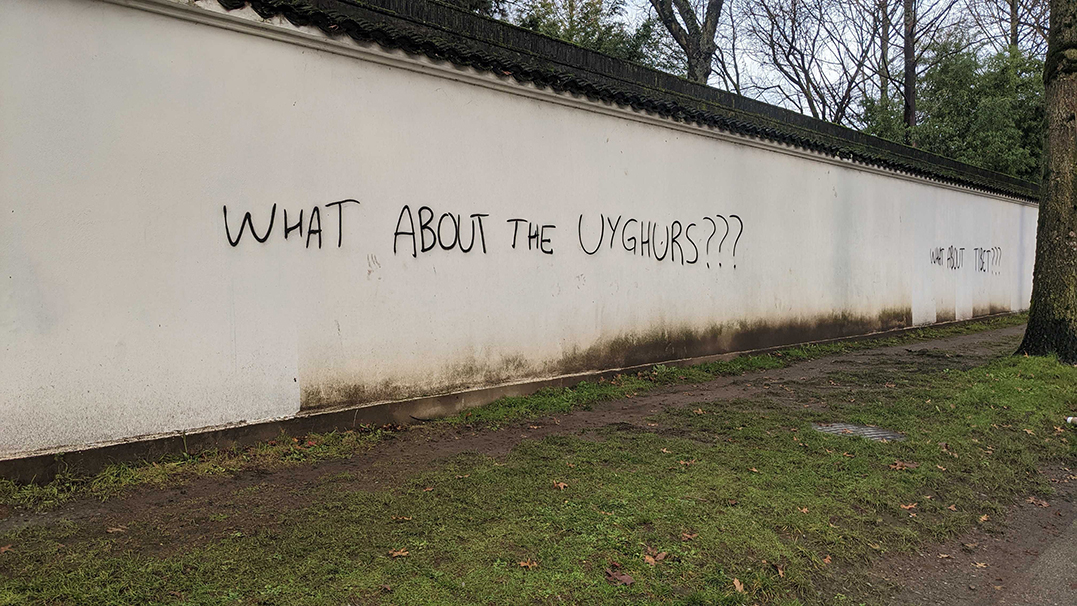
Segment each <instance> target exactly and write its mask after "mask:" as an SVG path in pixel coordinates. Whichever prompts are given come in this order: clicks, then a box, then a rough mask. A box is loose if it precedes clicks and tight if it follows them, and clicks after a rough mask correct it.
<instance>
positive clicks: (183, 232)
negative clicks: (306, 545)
mask: <svg viewBox="0 0 1077 606" xmlns="http://www.w3.org/2000/svg"><path fill="white" fill-rule="evenodd" d="M214 5H215V3H214ZM148 6H155V4H154V3H152V2H150V3H148ZM176 11H177V12H178V13H179V14H181V15H182V14H208V13H207V11H205V9H202V8H197V7H195V8H190V7H186V6H181V5H178V4H177V5H176ZM237 14H238V15H240V16H248V17H249V16H250V15H251V14H252V13H250V12H249V11H246V12H240V13H236V14H230V15H228V16H227V17H225V18H223V19H224V20H221V21H220V22H219V24H222V25H228V24H230V23H231V24H232V25H230V27H232V29H231V30H230V29H226V28H222V27H216V26H208V25H207V24H205V23H196V22H194V21H192V20H185V19H181V18H176V17H175V16H166V15H162V14H155V13H152V12H147V11H142V10H135V9H132V8H128V7H123V6H118V5H115V4H109V3H104V2H100V1H94V0H49V1H44V2H43V1H40V0H5V1H4V2H3V3H0V216H2V217H3V218H2V220H0V279H2V280H3V282H2V284H3V286H2V287H0V455H8V456H10V455H15V454H19V453H26V452H29V451H32V450H35V449H47V448H57V447H67V446H77V445H85V444H89V443H95V442H102V441H109V440H117V439H122V438H128V437H132V436H139V435H146V434H153V433H159V432H169V431H176V430H185V429H195V428H200V427H206V426H211V425H218V424H226V423H235V422H253V421H258V420H265V419H270V418H279V417H287V416H291V415H295V414H296V413H297V412H299V410H300V406H301V400H303V401H304V402H305V405H306V407H312V406H316V405H324V404H342V403H347V402H352V403H356V402H360V401H373V400H378V399H391V398H399V397H406V396H415V395H424V394H433V393H443V392H446V391H451V390H453V389H458V388H462V387H466V386H476V385H484V384H496V383H499V382H509V381H519V380H523V379H527V378H529V377H540V376H551V375H555V374H558V373H561V372H566V371H568V370H574V369H578V368H579V367H580V364H578V363H575V362H573V361H574V360H576V361H578V360H579V359H580V357H579V354H580V353H581V352H585V351H589V352H591V353H595V352H598V353H602V352H603V351H605V349H604V348H606V349H610V347H612V346H610V344H611V343H612V344H614V345H616V344H617V343H620V342H623V340H625V339H629V340H630V339H632V338H640V339H644V340H647V342H648V343H651V342H653V340H654V337H656V336H657V337H658V340H659V341H661V340H662V336H663V335H668V334H671V333H679V334H685V335H688V336H693V335H699V334H703V333H706V332H707V331H712V333H716V332H718V331H721V334H722V335H723V339H726V341H724V342H726V343H727V344H728V343H733V341H731V340H730V339H732V338H733V335H734V334H735V333H736V332H737V330H738V327H739V326H745V325H748V324H754V325H767V326H781V325H785V324H789V323H800V324H801V325H804V326H811V325H813V324H815V323H818V322H820V321H826V320H828V319H829V320H833V319H835V318H837V317H839V316H841V315H844V316H845V317H846V319H851V320H856V321H860V322H862V323H863V325H864V326H869V325H872V323H875V325H878V326H881V324H879V318H880V316H887V315H893V314H894V313H897V314H898V315H899V316H900V315H901V314H911V317H912V319H913V320H914V321H915V322H916V323H929V322H934V321H936V320H945V319H954V318H956V319H963V318H968V317H971V316H972V315H973V314H974V313H977V314H981V313H986V312H987V311H1001V310H1016V309H1023V308H1025V307H1027V302H1028V300H1029V294H1030V291H1031V273H1032V271H1031V270H1032V261H1033V252H1034V240H1035V222H1036V209H1035V207H1034V206H1028V205H1022V204H1019V203H1017V202H1016V201H1010V200H1004V199H1002V198H999V197H997V196H990V195H986V194H982V193H977V192H974V191H969V190H959V189H957V188H953V187H949V186H943V185H941V184H938V183H931V182H928V181H924V180H918V179H913V178H909V177H905V176H900V175H896V174H887V173H884V172H883V171H880V170H876V169H872V168H868V167H855V166H852V165H849V164H847V163H839V162H835V161H831V160H828V159H825V158H823V157H821V156H811V155H809V154H805V153H800V152H796V151H795V150H791V149H788V148H778V147H777V146H768V145H761V144H759V143H758V142H755V143H752V144H751V145H749V144H746V143H748V142H741V143H737V142H735V141H733V140H731V138H730V137H727V136H722V135H719V134H717V133H709V132H708V131H704V130H699V129H692V128H687V127H684V126H683V125H673V124H672V123H670V124H663V123H662V122H660V121H659V120H657V119H653V118H650V117H647V116H645V115H641V114H634V113H632V112H629V111H622V110H618V109H616V108H609V107H606V106H602V105H598V104H588V103H586V102H584V101H578V100H574V99H572V98H571V97H566V96H561V97H558V96H556V95H553V94H552V93H540V92H538V91H534V90H533V89H530V88H525V87H522V86H517V85H514V84H511V83H505V82H502V81H499V80H496V79H494V78H488V77H485V76H479V75H475V74H471V73H468V72H465V71H461V70H456V69H455V68H452V67H451V66H434V65H432V64H431V63H429V62H425V61H420V60H418V59H414V58H408V57H406V56H405V55H402V54H397V55H388V54H385V53H381V52H380V51H378V49H377V48H370V49H368V51H363V50H362V49H360V48H359V47H358V46H357V45H354V44H350V43H344V42H342V43H332V44H330V43H319V42H311V40H314V38H316V37H311V36H309V35H308V34H304V33H301V32H295V33H292V32H294V30H293V29H292V28H290V27H283V26H281V25H280V24H276V25H268V26H263V27H262V30H260V31H263V32H277V34H283V35H284V37H293V38H294V41H295V42H300V43H291V42H282V41H278V40H272V39H269V38H267V37H265V36H259V35H251V34H250V33H243V32H240V31H233V30H235V29H243V27H244V26H242V24H239V25H236V23H238V22H239V20H238V19H237V18H236V15H237ZM208 20H209V21H211V22H214V23H217V18H211V19H208ZM304 36H307V37H306V38H304ZM319 45H321V46H322V47H324V48H327V49H330V50H332V52H328V51H326V50H317V48H314V47H318V46H319ZM334 48H335V49H336V50H333V49H334ZM364 53H366V54H365V55H364ZM379 54H380V55H382V57H381V58H379ZM349 55H355V56H349ZM364 56H365V57H366V58H363V57H364ZM349 198H350V199H355V200H357V201H358V202H359V204H348V205H346V206H345V207H343V215H342V226H343V234H342V236H341V241H340V243H341V245H340V246H339V247H338V246H337V238H338V218H337V209H336V207H325V206H324V205H326V204H327V203H330V202H333V201H337V200H341V199H349ZM274 204H275V205H276V206H277V214H276V219H275V223H274V227H273V230H272V233H271V234H270V236H269V238H268V240H267V241H266V242H265V243H264V244H262V243H258V242H256V241H254V240H253V239H252V238H251V235H250V233H246V234H245V235H244V236H243V238H242V240H241V241H240V242H239V244H238V245H237V246H235V247H233V246H231V245H230V244H229V242H228V240H227V239H226V234H225V226H224V221H223V216H222V215H223V212H222V207H224V206H227V208H228V219H229V224H230V228H231V229H232V230H233V237H235V230H237V229H238V227H239V224H240V221H241V219H242V217H243V214H244V213H246V212H248V211H249V212H251V213H252V215H253V218H254V221H255V225H256V227H257V229H258V231H259V233H261V232H262V231H263V230H265V228H266V226H267V225H268V219H269V215H270V209H271V207H272V206H273V205H274ZM404 205H409V206H410V208H411V210H412V211H413V212H415V211H417V210H418V208H419V207H421V206H424V205H426V206H429V207H431V208H432V209H433V210H434V211H435V212H436V213H437V216H440V215H441V214H442V213H443V212H450V213H454V214H455V213H460V214H461V215H462V217H463V218H464V225H465V228H464V229H463V232H464V238H465V243H466V242H467V240H468V239H469V238H470V234H471V225H472V223H471V220H470V219H469V216H470V215H471V214H473V213H486V214H488V215H489V216H488V217H485V218H484V219H483V232H484V235H485V245H486V252H485V253H483V252H481V250H480V249H481V244H476V245H475V248H474V249H473V250H472V251H471V252H469V253H466V254H465V253H463V252H461V251H460V250H459V249H453V250H448V251H446V250H442V249H441V248H440V247H438V248H435V249H434V250H432V251H430V252H428V253H419V254H418V255H417V256H416V257H413V256H412V254H411V240H410V239H408V238H406V237H402V238H399V239H397V241H396V244H397V246H398V247H399V248H398V251H397V252H396V253H394V251H393V246H394V235H393V234H394V229H395V228H396V226H397V221H398V218H399V216H400V213H401V208H402V207H403V206H404ZM314 207H320V211H319V212H320V213H321V222H322V227H323V229H324V232H323V234H322V237H323V241H322V246H321V248H320V249H319V248H317V247H316V244H317V239H316V238H315V239H314V240H312V241H311V247H310V248H305V247H304V239H305V236H306V233H305V232H306V225H304V228H303V231H304V234H303V238H301V237H299V234H298V231H293V232H292V233H291V234H290V236H289V238H288V239H287V240H285V239H284V237H283V232H284V229H283V228H284V225H285V223H284V217H283V210H284V209H287V210H288V219H289V223H294V222H295V217H296V215H297V214H298V213H299V212H300V211H301V210H302V211H303V212H304V219H305V220H309V219H310V214H311V212H312V208H314ZM581 213H582V214H583V215H584V219H583V220H584V223H583V226H584V233H583V236H584V243H585V244H586V246H587V247H588V248H590V247H592V246H593V244H592V241H594V240H595V239H597V230H598V225H599V223H598V221H599V215H600V214H601V215H605V216H611V217H614V218H615V217H617V216H620V217H622V219H621V221H622V224H623V222H624V221H625V220H626V219H627V218H629V217H632V218H635V219H637V220H642V221H656V222H658V223H659V224H660V226H661V228H660V229H662V230H664V229H665V227H666V226H668V225H669V224H670V223H671V222H672V221H675V220H676V221H680V222H681V223H682V224H684V225H686V224H689V223H695V224H696V225H695V226H694V227H693V228H692V232H691V236H692V238H693V239H694V240H695V242H696V243H697V246H699V248H700V251H699V258H698V262H696V263H694V264H689V263H687V262H685V263H683V264H682V262H681V260H682V258H684V257H686V258H684V260H691V259H692V258H693V256H694V253H693V252H692V250H691V245H689V244H688V243H687V241H685V240H684V239H683V236H682V239H681V240H680V241H681V242H682V247H683V248H684V249H685V253H686V254H685V256H684V257H681V256H678V257H679V258H678V260H677V262H671V261H670V259H668V258H667V259H666V260H665V261H663V262H658V261H656V260H654V259H653V258H646V257H641V256H640V255H638V254H636V255H632V254H630V253H629V252H627V251H626V250H625V248H624V246H623V245H622V244H621V243H620V233H619V232H618V235H617V236H616V237H615V239H614V244H615V245H614V247H613V248H610V247H609V246H608V239H609V236H610V233H609V229H608V228H607V230H606V238H607V242H606V244H604V245H603V247H602V248H601V249H600V250H599V252H597V253H596V254H594V255H587V254H586V253H585V252H584V251H583V250H582V248H581V244H580V242H579V235H578V233H577V225H578V221H579V217H580V214H581ZM718 214H721V215H723V216H726V217H727V220H729V221H730V222H731V223H732V227H733V229H732V232H733V233H731V234H730V236H729V237H728V238H727V239H726V241H725V242H724V244H723V245H722V247H721V252H720V253H719V251H718V244H719V241H720V240H721V236H722V234H723V232H724V231H725V227H724V225H723V223H722V221H721V219H717V218H716V215H718ZM730 215H737V216H739V217H740V218H741V219H742V220H743V225H744V228H743V234H742V235H741V237H740V239H739V241H737V242H736V255H735V257H734V256H733V254H732V250H733V246H732V245H733V242H734V240H735V236H736V234H737V231H738V229H739V228H738V226H737V223H736V221H735V220H733V219H728V217H729V216H730ZM705 216H710V217H711V218H712V219H714V220H715V222H716V224H717V226H718V227H717V235H716V236H715V237H714V238H713V239H711V241H710V246H709V254H708V253H706V251H705V248H706V246H705V244H704V242H705V241H706V239H707V236H709V235H710V232H711V229H712V228H711V224H710V223H707V222H706V221H705V220H704V219H703V217H705ZM512 218H525V219H528V220H530V221H532V222H534V223H538V224H547V225H555V226H556V227H555V229H553V230H552V231H548V232H547V235H548V237H549V240H550V242H549V244H548V245H546V246H547V247H548V248H552V250H553V254H544V253H542V252H539V251H538V250H534V249H533V250H528V249H527V242H526V240H523V239H522V240H520V241H518V242H517V246H516V248H515V249H513V248H512V247H511V243H512V242H511V240H512V225H511V224H509V223H507V222H506V220H508V219H512ZM435 220H436V219H435ZM637 229H638V227H637ZM448 231H449V230H448V229H447V226H446V229H445V235H446V236H448ZM660 234H662V235H661V236H660V237H659V240H660V241H664V240H665V236H664V231H662V232H660ZM948 246H954V247H964V248H965V251H964V259H963V261H964V263H963V266H962V267H961V268H960V269H949V268H947V267H946V266H945V258H944V260H943V263H944V264H943V266H941V267H940V266H939V265H935V264H933V263H932V261H931V251H932V249H935V248H936V247H943V248H944V249H945V248H946V247H948ZM975 247H984V248H991V247H998V248H999V249H1000V251H1001V253H1002V254H1001V258H1000V259H998V260H999V263H998V264H996V265H995V266H993V267H992V268H991V269H990V271H987V272H984V271H978V270H977V268H976V263H975V260H974V259H973V257H974V254H973V248H975ZM708 264H709V267H708ZM719 265H720V267H719ZM619 339H620V340H621V341H618V340H619ZM608 346H609V347H608ZM610 352H611V355H612V356H614V357H615V356H616V355H617V353H618V350H617V349H616V347H612V349H610ZM669 353H670V355H674V354H677V353H678V352H677V351H670V352H669ZM574 356H575V357H574ZM596 359H598V360H600V361H601V360H605V361H607V363H608V361H609V360H610V359H613V358H611V357H606V358H601V357H599V358H596ZM566 360H567V362H566ZM303 394H306V395H305V396H304V395H303Z"/></svg>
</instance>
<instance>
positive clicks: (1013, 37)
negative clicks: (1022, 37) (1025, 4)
mask: <svg viewBox="0 0 1077 606" xmlns="http://www.w3.org/2000/svg"><path fill="white" fill-rule="evenodd" d="M1018 1H1019V0H1010V46H1012V47H1014V48H1016V47H1017V19H1018V17H1017V3H1018Z"/></svg>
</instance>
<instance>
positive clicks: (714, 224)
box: [703, 217, 724, 269]
mask: <svg viewBox="0 0 1077 606" xmlns="http://www.w3.org/2000/svg"><path fill="white" fill-rule="evenodd" d="M703 218H704V219H706V220H708V221H710V222H711V227H713V228H714V229H713V230H711V235H710V236H708V237H707V249H706V251H707V254H708V255H709V254H711V238H713V237H714V234H716V233H718V224H717V223H715V222H714V219H711V218H710V217H703ZM723 239H724V238H723ZM710 266H711V264H710V261H708V262H707V268H708V269H709V268H710Z"/></svg>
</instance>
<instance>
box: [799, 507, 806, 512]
mask: <svg viewBox="0 0 1077 606" xmlns="http://www.w3.org/2000/svg"><path fill="white" fill-rule="evenodd" d="M797 511H799V512H800V513H808V508H807V507H797Z"/></svg>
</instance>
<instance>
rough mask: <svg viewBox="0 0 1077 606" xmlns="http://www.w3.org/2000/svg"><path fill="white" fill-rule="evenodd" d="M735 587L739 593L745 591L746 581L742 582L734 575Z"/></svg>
mask: <svg viewBox="0 0 1077 606" xmlns="http://www.w3.org/2000/svg"><path fill="white" fill-rule="evenodd" d="M733 589H736V590H737V593H744V583H741V582H740V579H738V578H737V577H733Z"/></svg>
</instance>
